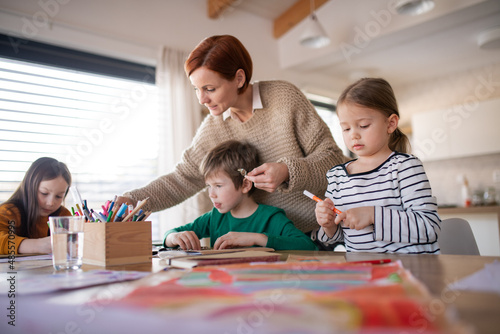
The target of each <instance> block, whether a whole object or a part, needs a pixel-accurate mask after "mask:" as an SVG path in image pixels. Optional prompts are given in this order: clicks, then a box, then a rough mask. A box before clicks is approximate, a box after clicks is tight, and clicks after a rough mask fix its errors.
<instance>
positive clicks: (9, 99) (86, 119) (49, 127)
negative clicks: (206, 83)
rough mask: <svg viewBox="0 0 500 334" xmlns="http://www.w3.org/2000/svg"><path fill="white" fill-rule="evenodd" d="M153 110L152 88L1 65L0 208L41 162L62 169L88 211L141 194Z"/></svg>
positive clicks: (152, 141) (149, 175)
mask: <svg viewBox="0 0 500 334" xmlns="http://www.w3.org/2000/svg"><path fill="white" fill-rule="evenodd" d="M158 110H159V108H158V91H157V87H156V86H155V85H154V84H152V83H147V82H141V81H134V80H127V79H122V78H116V77H110V76H105V75H98V74H91V73H85V72H80V71H75V70H68V69H64V68H57V67H50V66H46V65H40V64H34V63H28V62H25V61H18V60H12V59H6V58H0V202H3V201H5V200H6V199H7V198H8V197H10V195H11V194H12V192H13V191H14V190H15V188H17V186H18V184H19V182H20V181H21V180H22V178H23V177H24V174H25V172H26V170H27V169H28V168H29V166H30V165H31V163H32V162H33V161H35V160H36V159H37V158H39V157H43V156H50V157H53V158H55V159H58V160H59V161H63V162H65V163H66V164H67V165H68V167H69V169H70V171H71V173H72V177H73V184H74V185H76V186H77V187H78V190H79V191H80V193H81V195H82V197H83V198H85V199H87V200H88V205H89V207H91V208H95V209H99V208H100V206H101V205H102V204H103V203H104V202H105V201H106V200H108V199H113V197H114V196H115V195H120V194H122V193H123V192H124V191H126V190H131V189H135V188H137V187H140V186H144V185H145V184H147V183H148V182H149V181H151V180H152V179H154V178H155V177H156V176H157V175H158V172H157V171H158V155H159V147H160V146H159V144H160V143H159V138H160V136H159V131H160V127H161V124H162V122H163V121H164V120H163V118H162V115H160V114H159V111H158ZM74 203H75V202H74V201H73V199H72V198H71V195H68V197H67V199H66V205H67V206H71V205H73V204H74ZM154 233H155V231H153V234H154ZM156 233H157V232H156ZM153 238H157V237H153Z"/></svg>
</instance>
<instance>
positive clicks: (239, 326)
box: [110, 261, 466, 333]
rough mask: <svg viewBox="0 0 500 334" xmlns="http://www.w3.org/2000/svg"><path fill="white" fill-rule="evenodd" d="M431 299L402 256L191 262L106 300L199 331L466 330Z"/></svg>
mask: <svg viewBox="0 0 500 334" xmlns="http://www.w3.org/2000/svg"><path fill="white" fill-rule="evenodd" d="M431 300H432V298H431V296H430V295H429V293H428V292H427V290H426V289H425V287H424V286H423V285H422V284H420V282H418V281H417V280H416V279H415V278H414V277H413V276H412V275H411V273H410V272H409V271H407V270H405V269H404V268H403V266H402V264H401V263H400V262H399V261H397V262H391V263H386V264H378V265H373V264H370V263H356V264H349V263H333V262H323V261H303V262H276V263H247V264H237V265H227V266H223V267H222V266H219V267H217V266H209V267H199V268H194V269H192V270H191V271H189V272H187V273H186V274H185V275H182V276H181V277H178V278H175V279H171V280H168V281H165V282H162V283H160V284H158V285H152V286H144V287H139V288H137V289H136V290H134V291H132V292H131V293H130V294H128V295H127V296H125V297H124V298H121V299H119V300H116V301H115V302H114V303H111V304H115V306H117V307H118V306H119V307H120V308H128V309H130V308H133V309H136V310H137V311H139V312H141V313H143V311H146V310H147V311H148V312H149V314H150V315H151V312H152V313H154V314H158V313H159V314H161V315H162V316H163V317H164V318H163V319H164V320H165V321H167V320H168V319H170V320H173V319H175V323H174V322H170V324H171V326H172V328H174V327H175V328H180V327H181V326H180V324H184V326H182V327H184V328H189V327H190V326H195V325H196V326H204V327H203V328H204V329H203V332H204V333H212V332H213V333H465V332H466V331H465V327H464V326H461V325H460V324H457V323H453V322H451V321H450V320H449V319H448V318H446V314H445V313H440V314H433V313H432V312H430V311H429V310H430V309H429V305H430V302H431ZM110 306H111V305H110Z"/></svg>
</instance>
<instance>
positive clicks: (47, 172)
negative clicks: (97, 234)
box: [0, 158, 71, 255]
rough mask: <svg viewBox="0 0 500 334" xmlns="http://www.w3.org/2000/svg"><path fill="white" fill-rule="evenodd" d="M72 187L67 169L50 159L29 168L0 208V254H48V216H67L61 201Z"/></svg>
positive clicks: (43, 159) (39, 160)
mask: <svg viewBox="0 0 500 334" xmlns="http://www.w3.org/2000/svg"><path fill="white" fill-rule="evenodd" d="M70 186H71V174H70V172H69V170H68V167H67V166H66V165H65V164H64V163H62V162H59V161H57V160H56V159H53V158H39V159H38V160H36V161H35V162H33V164H32V165H31V166H30V168H29V169H28V171H27V172H26V174H25V176H24V179H23V180H22V181H21V184H20V185H19V187H18V188H17V190H16V191H15V192H14V193H13V194H12V196H11V197H10V198H9V199H8V200H7V201H6V202H5V203H3V204H2V205H0V254H2V255H6V254H9V255H11V254H22V253H51V252H52V248H51V244H50V236H49V235H50V234H49V227H48V225H47V221H48V217H49V216H70V215H71V213H70V212H69V210H68V209H66V208H65V207H64V206H62V202H63V200H64V199H65V197H66V195H67V194H68V190H69V187H70Z"/></svg>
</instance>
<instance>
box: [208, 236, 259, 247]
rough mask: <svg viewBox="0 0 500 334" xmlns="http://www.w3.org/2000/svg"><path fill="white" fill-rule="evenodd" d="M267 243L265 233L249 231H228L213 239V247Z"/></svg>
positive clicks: (248, 245) (249, 245)
mask: <svg viewBox="0 0 500 334" xmlns="http://www.w3.org/2000/svg"><path fill="white" fill-rule="evenodd" d="M266 245H267V235H265V234H262V233H250V232H229V233H226V234H224V235H223V236H220V237H219V238H217V240H215V243H214V249H225V248H234V247H251V246H262V247H265V246H266Z"/></svg>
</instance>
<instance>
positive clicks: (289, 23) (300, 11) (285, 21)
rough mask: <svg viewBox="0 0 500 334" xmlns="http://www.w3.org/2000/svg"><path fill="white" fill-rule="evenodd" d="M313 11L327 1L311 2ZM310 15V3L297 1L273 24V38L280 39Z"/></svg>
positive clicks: (303, 0)
mask: <svg viewBox="0 0 500 334" xmlns="http://www.w3.org/2000/svg"><path fill="white" fill-rule="evenodd" d="M313 1H314V10H317V9H318V8H319V7H321V6H322V5H324V4H325V3H326V2H328V0H313ZM309 15H311V1H310V0H298V1H297V2H296V3H295V4H294V5H292V6H291V7H290V8H288V9H287V10H286V11H285V12H284V13H283V14H281V15H280V17H278V18H277V19H275V20H274V22H273V36H274V38H280V37H281V36H283V35H284V34H285V33H286V32H287V31H288V30H290V29H292V28H293V27H294V26H296V25H297V24H298V23H299V22H300V21H302V20H303V19H305V18H306V17H308V16H309Z"/></svg>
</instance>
